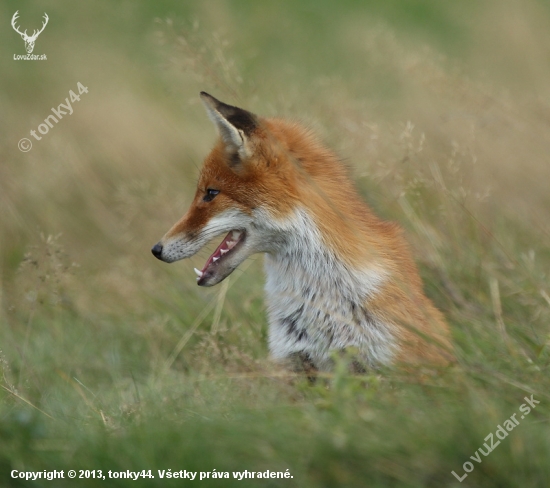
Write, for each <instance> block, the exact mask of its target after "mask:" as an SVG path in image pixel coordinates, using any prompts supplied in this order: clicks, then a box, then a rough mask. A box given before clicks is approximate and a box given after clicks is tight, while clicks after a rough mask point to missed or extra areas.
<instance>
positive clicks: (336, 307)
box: [151, 92, 453, 372]
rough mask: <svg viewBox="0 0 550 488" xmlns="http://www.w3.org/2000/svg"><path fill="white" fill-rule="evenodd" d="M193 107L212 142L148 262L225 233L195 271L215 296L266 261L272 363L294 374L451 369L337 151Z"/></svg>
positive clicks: (391, 233) (436, 319) (243, 118)
mask: <svg viewBox="0 0 550 488" xmlns="http://www.w3.org/2000/svg"><path fill="white" fill-rule="evenodd" d="M200 98H201V100H202V102H203V104H204V106H205V108H206V112H207V114H208V116H209V118H210V119H211V121H212V122H213V123H214V125H215V127H216V128H217V132H218V139H217V142H216V143H215V145H214V147H213V149H212V150H211V152H210V153H209V154H208V155H207V156H206V159H205V160H204V163H203V166H202V168H201V170H200V176H199V179H198V184H197V189H196V193H195V196H194V198H193V201H192V203H191V206H190V208H189V210H188V211H187V212H186V213H185V215H184V216H183V217H182V218H181V219H180V220H179V221H177V222H176V223H175V224H174V225H173V226H172V227H171V228H170V229H169V230H168V232H167V233H166V234H165V235H164V236H163V237H162V239H161V240H160V241H159V242H158V243H157V244H155V245H154V246H153V248H152V250H151V251H152V253H153V255H154V256H155V257H156V258H158V259H159V260H161V261H164V262H166V263H173V262H175V261H178V260H180V259H184V258H189V257H191V256H193V255H194V254H196V253H197V252H198V251H199V250H200V249H202V248H203V247H204V246H205V245H206V244H207V243H209V242H210V241H212V240H213V239H215V238H217V237H220V236H222V235H225V237H223V240H222V241H221V243H220V244H219V246H218V247H217V249H216V250H215V251H214V253H213V254H212V255H211V256H210V257H209V258H208V260H207V261H206V263H205V265H204V266H203V268H202V269H200V270H199V269H197V268H195V270H194V271H195V273H196V275H197V277H196V281H197V284H198V285H199V286H214V285H216V284H218V283H220V282H221V281H222V280H224V279H225V278H227V277H228V276H229V275H230V274H231V273H232V272H233V271H234V270H235V269H237V267H238V266H239V265H240V264H241V263H242V262H243V261H244V260H245V259H247V258H249V257H250V256H252V255H253V254H258V253H261V254H264V256H265V260H264V268H265V276H266V282H265V296H266V303H267V315H268V323H269V326H268V327H269V329H268V345H269V353H270V356H271V358H272V359H273V360H274V361H275V362H278V363H281V364H283V365H285V366H288V367H289V368H291V369H293V370H300V371H303V370H307V371H320V372H322V371H331V370H332V369H333V368H334V363H335V357H336V356H335V354H336V355H337V354H343V353H346V351H352V352H353V357H354V362H356V364H358V365H359V366H358V367H359V368H360V369H361V370H362V371H363V370H370V369H379V368H382V367H385V366H390V365H393V364H403V365H404V366H406V367H408V366H410V365H421V364H433V365H447V364H449V363H450V362H453V352H452V344H451V340H450V332H449V328H448V325H447V323H446V321H445V319H444V318H443V315H442V313H441V312H440V311H439V310H438V309H437V308H436V307H435V306H434V305H433V303H432V302H431V301H430V299H429V298H428V297H427V296H426V295H425V294H424V291H423V284H422V281H421V278H420V275H419V272H418V269H417V266H416V264H415V262H414V260H413V258H412V255H411V251H410V250H409V246H408V244H407V242H406V240H405V238H404V236H403V231H402V230H401V228H400V227H399V226H398V225H397V224H395V223H392V222H387V221H384V220H382V219H380V218H378V217H377V216H376V215H375V214H374V213H373V211H372V210H371V209H370V208H369V206H368V205H367V204H366V203H365V202H364V201H363V200H362V199H361V197H360V196H359V193H358V191H357V190H356V188H355V186H354V184H353V182H352V179H351V177H350V176H349V174H348V172H349V170H348V168H347V167H346V166H345V165H344V164H343V163H342V162H341V161H340V160H339V159H338V157H337V156H336V155H335V153H333V152H332V151H331V150H330V149H328V148H326V147H325V146H324V145H323V144H322V143H321V142H320V141H319V140H318V139H317V137H316V136H315V135H314V134H313V133H312V131H310V130H309V129H306V128H305V127H303V126H302V125H300V124H299V123H297V122H295V121H290V120H286V119H281V118H263V117H260V116H257V115H255V114H253V113H252V112H249V111H247V110H244V109H241V108H238V107H235V106H232V105H228V104H226V103H223V102H221V101H219V100H217V99H216V98H214V97H213V96H211V95H209V94H208V93H206V92H201V93H200Z"/></svg>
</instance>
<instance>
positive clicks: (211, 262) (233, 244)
mask: <svg viewBox="0 0 550 488" xmlns="http://www.w3.org/2000/svg"><path fill="white" fill-rule="evenodd" d="M245 237H246V232H245V231H244V230H232V231H230V232H229V234H227V235H226V236H225V238H224V240H223V241H222V243H221V244H220V245H219V246H218V248H217V249H216V250H215V251H214V253H213V254H212V255H211V256H210V257H209V258H208V261H206V264H205V265H204V267H203V268H202V270H198V269H197V268H195V273H196V275H197V284H199V285H202V284H203V283H204V282H205V281H206V280H207V279H208V278H210V277H211V276H213V275H215V274H216V271H217V269H218V268H219V267H220V266H221V265H222V264H223V263H224V261H226V260H227V259H228V257H230V256H231V255H232V254H234V253H235V251H236V250H237V249H238V248H239V247H240V246H241V245H242V243H243V242H244V240H245Z"/></svg>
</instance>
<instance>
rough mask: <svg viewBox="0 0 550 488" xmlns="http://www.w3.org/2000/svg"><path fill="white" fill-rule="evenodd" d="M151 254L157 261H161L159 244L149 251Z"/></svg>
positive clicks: (160, 246)
mask: <svg viewBox="0 0 550 488" xmlns="http://www.w3.org/2000/svg"><path fill="white" fill-rule="evenodd" d="M151 252H152V253H153V256H155V257H156V258H157V259H161V256H162V244H161V243H160V242H157V243H156V244H155V245H154V246H153V249H151Z"/></svg>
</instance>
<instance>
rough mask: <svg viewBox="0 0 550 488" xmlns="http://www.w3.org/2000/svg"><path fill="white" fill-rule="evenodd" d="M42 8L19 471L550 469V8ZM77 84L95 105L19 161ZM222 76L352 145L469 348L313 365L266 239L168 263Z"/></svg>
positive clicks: (7, 388)
mask: <svg viewBox="0 0 550 488" xmlns="http://www.w3.org/2000/svg"><path fill="white" fill-rule="evenodd" d="M17 9H19V10H20V17H21V25H25V26H27V25H28V28H29V29H32V28H33V25H34V24H36V25H34V27H38V25H39V22H40V20H39V19H40V17H41V15H42V13H43V12H44V11H46V12H47V13H48V15H49V17H50V23H49V25H48V26H47V27H46V29H45V30H44V32H43V33H42V34H41V35H40V37H39V38H38V40H37V42H36V47H35V54H42V53H46V54H47V56H48V60H47V61H42V62H38V61H36V62H23V61H13V54H14V53H16V54H22V53H23V52H24V46H23V42H22V40H21V39H20V37H19V36H18V35H17V34H16V33H15V32H13V31H12V30H11V29H10V28H9V27H6V28H5V29H2V30H1V32H0V41H1V42H0V46H1V47H0V53H1V56H0V59H2V60H3V61H2V62H3V63H4V65H3V67H2V77H1V78H0V86H1V88H2V90H0V113H2V114H3V117H0V129H1V130H0V147H1V153H0V209H1V218H0V370H1V372H2V376H1V383H0V386H1V388H0V485H1V486H8V487H9V486H14V487H15V486H33V487H41V486H59V487H63V486H159V487H164V486H176V485H177V486H180V485H181V484H182V482H181V481H180V480H168V479H160V478H159V477H158V472H157V470H168V469H170V470H172V471H179V470H187V471H193V472H198V473H200V472H204V473H206V472H209V473H210V476H212V474H211V473H212V472H213V470H216V472H222V473H225V472H227V473H229V476H230V479H217V478H216V479H212V477H210V478H208V479H204V480H202V481H198V480H195V481H192V482H191V481H188V483H201V486H223V487H228V486H233V485H235V486H240V485H243V484H247V485H248V486H264V487H268V486H296V487H300V488H309V487H312V488H313V487H315V488H317V487H334V486H343V487H366V486H368V487H388V486H400V487H441V486H484V487H485V486H498V487H517V486H521V487H526V488H528V487H540V486H545V484H546V483H547V480H548V479H550V465H549V463H548V459H549V455H550V440H549V439H550V426H549V423H548V421H549V419H550V407H549V405H550V394H549V393H548V392H549V391H550V380H549V375H548V373H549V366H550V330H549V323H550V287H549V285H548V276H549V272H550V253H549V251H548V250H549V249H550V226H549V224H548V222H550V199H549V197H548V195H549V193H548V189H547V188H548V183H547V182H548V181H549V177H550V174H549V173H550V166H549V165H548V162H547V160H548V154H549V153H550V138H549V137H548V134H549V131H548V129H549V120H550V119H549V117H548V114H549V113H550V89H549V87H548V83H547V80H548V79H549V76H550V73H549V69H548V63H547V59H548V55H549V54H550V53H548V45H550V44H549V43H548V34H547V33H548V32H550V29H549V27H550V13H549V12H548V8H547V6H546V4H544V3H543V2H537V1H535V0H532V1H528V2H523V3H522V6H521V9H519V7H518V6H517V5H516V4H515V3H514V2H492V1H488V2H482V3H479V2H461V3H460V4H458V5H454V4H452V3H448V2H436V1H435V0H433V1H422V2H421V1H415V2H374V1H372V2H353V1H351V0H349V1H345V2H339V3H338V6H336V4H335V3H334V2H325V1H322V2H312V1H300V2H290V1H283V2H270V1H266V2H244V1H221V0H220V1H216V2H171V1H163V2H145V1H140V2H130V1H121V2H106V1H100V2H93V3H92V4H90V5H89V4H84V3H79V4H78V6H77V4H75V3H74V2H72V3H70V2H66V1H54V0H50V1H48V2H42V3H40V4H38V3H32V2H31V3H30V4H29V5H28V6H26V7H25V8H23V7H22V6H20V5H19V3H18V2H13V1H10V2H4V4H3V5H2V6H0V14H2V15H0V17H1V18H3V19H4V24H3V25H4V26H9V19H10V18H11V16H12V15H13V13H14V12H15V10H17ZM33 23H34V24H33ZM77 82H81V83H83V84H84V85H86V86H87V87H88V88H89V92H88V94H85V95H83V96H82V97H81V100H80V101H79V102H76V103H75V104H74V113H73V114H72V115H70V116H68V115H67V116H66V117H65V118H64V119H63V120H60V121H59V123H58V124H57V125H55V126H54V127H53V128H52V129H51V130H50V132H49V133H48V134H46V135H45V136H44V137H43V139H42V140H41V141H36V140H33V141H32V142H33V148H32V150H31V151H30V152H28V153H22V152H20V151H19V150H18V149H17V142H18V141H19V139H21V138H22V137H30V136H29V131H30V130H36V128H37V126H38V124H40V123H42V122H43V120H44V119H45V118H46V117H47V116H48V115H49V114H50V113H51V112H50V110H51V107H57V105H59V104H60V103H62V102H63V101H64V99H65V97H67V96H68V93H69V90H75V88H76V84H77ZM201 90H206V91H209V92H211V93H212V94H213V95H215V96H217V97H219V98H220V99H222V100H224V101H227V102H229V103H234V104H237V105H240V106H242V107H244V108H247V109H250V110H252V111H254V112H256V113H258V114H261V115H266V116H271V115H281V116H287V117H291V118H294V119H298V120H301V121H302V122H303V123H305V124H306V125H309V126H311V127H312V128H313V129H314V130H315V131H316V132H318V133H319V134H320V136H321V137H322V138H323V139H324V140H325V141H326V143H327V144H328V145H329V146H331V147H332V148H333V149H334V150H335V151H336V152H337V153H338V154H339V155H340V156H341V157H342V159H343V160H344V161H345V162H346V164H348V165H349V167H350V170H351V172H352V174H353V177H354V179H355V181H356V183H357V187H358V189H359V191H360V192H361V194H362V195H363V197H364V198H365V200H366V201H368V203H369V204H370V205H371V206H372V207H373V208H374V209H375V211H376V212H377V213H378V214H379V215H380V216H382V217H384V218H386V219H391V220H396V221H398V222H399V223H400V224H401V225H402V226H403V228H404V229H405V231H406V234H407V238H408V240H409V242H410V243H411V246H412V248H413V250H414V254H415V257H416V259H417V262H418V263H419V266H420V269H421V273H422V277H423V279H424V284H425V289H426V291H427V294H428V295H429V296H430V297H431V298H432V300H433V301H434V302H435V303H436V304H437V306H438V307H439V308H440V309H441V310H442V311H443V312H444V314H445V316H446V317H447V320H448V321H449V323H450V325H451V329H452V333H453V338H454V342H455V346H456V351H457V356H458V359H459V361H458V364H457V365H456V366H454V367H452V368H450V369H448V370H444V371H431V370H427V369H426V370H421V371H401V370H396V369H387V370H383V371H379V372H375V373H374V372H373V373H370V374H367V375H364V376H357V377H352V376H349V375H348V374H347V373H346V371H347V368H346V359H345V358H342V359H340V360H339V362H338V364H337V368H336V370H335V372H334V374H331V375H327V376H326V377H324V378H323V379H322V380H320V381H318V382H317V383H315V384H310V383H309V382H308V381H307V379H305V378H301V377H294V376H292V375H290V374H289V373H287V372H285V371H281V370H280V369H278V368H277V367H276V366H275V365H273V364H272V363H271V362H270V361H269V358H268V351H267V344H266V336H267V321H266V316H265V305H264V302H263V290H262V288H263V275H262V273H263V272H262V258H261V256H257V257H255V258H254V259H251V260H249V261H247V262H246V263H245V266H243V267H241V269H239V270H238V271H236V272H235V273H233V275H231V277H230V279H229V281H228V282H224V284H222V285H219V286H217V287H215V288H213V289H202V288H198V287H197V286H196V285H195V279H194V274H193V271H192V268H193V267H194V266H198V267H200V264H201V263H202V262H203V261H204V260H205V259H206V257H207V256H208V251H206V250H205V251H202V252H201V253H199V255H198V256H197V257H194V258H192V259H190V260H186V261H182V262H179V263H177V264H174V265H171V266H167V265H164V264H162V263H159V262H158V261H156V260H155V259H154V258H153V257H152V256H151V255H150V252H149V249H150V247H151V245H152V244H154V243H155V242H156V241H157V240H158V239H159V238H160V237H161V236H162V235H163V233H164V232H165V231H166V230H167V229H168V228H169V227H170V226H171V225H172V224H173V222H175V221H176V219H177V218H179V217H180V216H181V215H182V214H183V212H184V211H185V209H186V207H187V205H188V204H189V202H190V200H191V198H192V195H193V193H194V185H195V180H196V176H197V174H198V168H199V167H200V164H201V160H202V158H203V157H204V156H205V154H206V152H207V151H208V149H209V147H210V146H211V144H212V143H213V141H214V138H215V131H214V128H213V127H212V126H211V124H210V122H209V120H208V118H207V117H206V114H205V113H204V110H203V108H202V107H201V105H200V102H199V99H198V93H199V91H201ZM531 395H533V396H534V398H535V399H537V400H538V401H540V404H539V405H537V407H536V408H535V409H534V410H533V411H532V412H531V413H529V415H528V416H525V418H524V419H521V420H520V423H519V425H518V426H517V427H516V428H515V429H514V430H513V431H512V432H510V433H509V435H508V436H507V437H506V438H505V439H503V440H502V441H501V443H500V445H499V446H498V447H496V449H495V450H494V452H492V453H491V454H489V456H487V457H483V456H482V457H481V460H482V462H481V463H480V464H478V463H477V462H475V461H472V460H471V459H470V456H475V452H476V450H477V449H478V448H480V447H481V448H483V444H484V442H486V441H485V438H486V437H487V436H488V435H489V434H490V433H495V432H496V430H497V426H498V425H499V424H502V423H503V422H505V421H506V420H507V419H508V418H509V417H510V416H511V415H513V414H514V413H518V412H519V408H520V406H521V405H522V404H523V403H525V400H524V397H526V396H527V397H530V396H531ZM518 419H519V414H518ZM468 461H470V462H472V463H473V465H474V466H475V469H474V470H473V471H472V472H471V474H470V475H469V476H468V477H467V478H466V479H465V480H464V481H463V482H462V483H459V482H458V480H457V479H456V478H455V477H454V476H453V475H452V474H451V471H455V472H456V473H457V474H459V475H463V473H464V469H463V464H464V463H465V462H468ZM13 469H16V470H19V471H41V470H49V471H51V470H65V473H67V471H68V470H70V469H75V470H77V471H78V470H80V469H83V470H86V469H88V470H94V469H95V470H102V471H103V472H104V473H107V472H108V471H109V470H112V471H127V470H131V471H142V470H146V471H147V470H152V474H154V475H155V476H156V478H155V479H154V480H150V479H145V480H143V479H141V480H139V481H128V480H115V479H111V480H109V481H98V480H97V479H93V478H92V479H79V480H78V482H77V481H74V480H68V479H66V480H64V481H55V482H54V481H34V482H30V481H29V482H25V481H20V480H16V479H12V478H11V477H10V472H11V470H13ZM287 469H288V470H289V472H290V473H291V475H292V476H293V477H292V478H290V479H284V480H280V479H279V480H277V479H265V480H264V479H260V480H259V479H253V480H252V479H250V480H242V481H238V480H236V479H234V478H233V474H232V473H233V472H242V471H244V470H248V471H254V472H265V471H266V470H270V471H281V472H284V471H286V470H287ZM197 476H199V475H197ZM184 483H185V482H184Z"/></svg>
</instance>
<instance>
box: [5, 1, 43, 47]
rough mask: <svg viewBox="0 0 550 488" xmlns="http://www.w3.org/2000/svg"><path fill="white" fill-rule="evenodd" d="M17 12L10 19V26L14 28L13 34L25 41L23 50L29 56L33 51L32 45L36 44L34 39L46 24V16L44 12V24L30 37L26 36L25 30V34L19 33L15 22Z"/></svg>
mask: <svg viewBox="0 0 550 488" xmlns="http://www.w3.org/2000/svg"><path fill="white" fill-rule="evenodd" d="M18 15H19V10H18V11H17V12H15V13H14V14H13V17H12V18H11V26H12V27H13V28H14V30H15V32H17V33H18V34H20V35H21V37H22V38H23V40H24V41H25V49H26V50H27V53H28V54H31V53H32V51H33V49H34V43H35V42H36V38H37V37H38V36H39V35H40V34H41V32H42V31H43V30H44V28H45V27H46V25H47V24H48V20H49V18H48V14H47V13H45V12H44V23H43V24H42V28H41V29H40V30H35V31H34V32H33V33H32V36H29V35H27V30H26V29H25V32H21V31H20V30H19V28H18V27H17V25H16V24H15V22H16V21H17V19H18Z"/></svg>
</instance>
